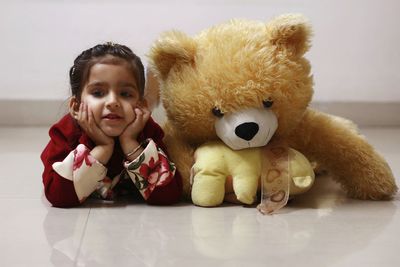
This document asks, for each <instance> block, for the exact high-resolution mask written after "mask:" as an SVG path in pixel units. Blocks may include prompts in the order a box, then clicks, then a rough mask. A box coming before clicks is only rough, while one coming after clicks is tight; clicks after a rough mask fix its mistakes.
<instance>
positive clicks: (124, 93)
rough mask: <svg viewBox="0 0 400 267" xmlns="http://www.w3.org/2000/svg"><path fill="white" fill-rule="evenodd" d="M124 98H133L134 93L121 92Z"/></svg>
mask: <svg viewBox="0 0 400 267" xmlns="http://www.w3.org/2000/svg"><path fill="white" fill-rule="evenodd" d="M121 96H122V97H132V93H131V92H129V91H123V92H121Z"/></svg>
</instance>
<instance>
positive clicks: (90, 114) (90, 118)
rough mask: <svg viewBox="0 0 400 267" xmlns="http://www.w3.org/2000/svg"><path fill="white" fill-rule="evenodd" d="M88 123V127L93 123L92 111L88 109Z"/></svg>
mask: <svg viewBox="0 0 400 267" xmlns="http://www.w3.org/2000/svg"><path fill="white" fill-rule="evenodd" d="M88 113H89V114H88V123H89V125H90V126H92V125H93V122H94V118H93V111H92V110H91V109H89V108H88Z"/></svg>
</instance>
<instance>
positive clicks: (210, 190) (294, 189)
mask: <svg viewBox="0 0 400 267" xmlns="http://www.w3.org/2000/svg"><path fill="white" fill-rule="evenodd" d="M195 159H196V161H195V164H194V165H193V175H192V179H193V181H192V184H193V185H192V192H191V197H192V201H193V203H194V204H196V205H199V206H217V205H220V204H221V203H222V201H223V200H224V197H225V183H226V178H227V177H229V176H231V177H232V181H233V191H234V195H235V198H234V199H236V198H237V200H238V201H240V202H241V203H245V204H252V203H253V202H254V200H255V197H256V192H257V187H258V183H259V180H260V177H261V172H262V148H248V149H242V150H237V151H234V150H232V149H230V148H229V147H228V146H226V145H225V144H224V143H222V142H220V141H218V142H209V143H206V144H204V145H202V146H200V147H199V148H198V149H197V150H196V153H195ZM289 162H290V163H289V165H290V166H289V170H290V186H289V188H290V190H289V192H290V194H291V195H297V194H300V193H304V192H305V191H307V190H308V189H309V188H310V187H311V186H312V184H313V182H314V172H313V169H312V167H311V164H310V163H309V162H308V160H307V159H306V158H305V157H304V156H303V155H302V154H301V153H299V152H298V151H296V150H294V149H290V150H289ZM226 193H229V192H226ZM227 197H228V196H227ZM234 199H233V200H234Z"/></svg>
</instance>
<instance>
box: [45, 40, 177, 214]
mask: <svg viewBox="0 0 400 267" xmlns="http://www.w3.org/2000/svg"><path fill="white" fill-rule="evenodd" d="M69 76H70V84H71V91H72V97H71V100H70V104H69V114H67V115H66V116H64V117H63V118H62V119H61V120H60V121H59V122H58V123H56V124H55V125H53V126H52V127H51V128H50V131H49V135H50V138H51V140H50V142H49V143H48V145H47V146H46V148H45V149H44V151H43V152H42V154H41V159H42V161H43V164H44V172H43V183H44V191H45V195H46V197H47V199H48V200H49V201H50V202H51V204H52V205H53V206H56V207H71V206H76V205H79V204H81V203H83V202H84V201H85V199H86V198H87V197H89V196H95V197H98V198H101V199H105V200H113V199H114V198H115V197H116V195H120V194H127V193H128V194H135V193H136V194H137V192H140V194H141V195H142V197H143V198H144V199H145V201H146V202H147V203H150V204H161V205H163V204H172V203H175V202H177V201H178V200H179V199H180V196H181V192H182V182H181V178H180V176H179V175H178V173H177V172H175V166H174V164H173V163H172V162H170V161H169V160H168V158H167V156H166V155H165V153H164V152H163V151H165V147H164V144H163V142H162V138H163V131H162V129H161V128H160V126H159V125H158V124H157V123H155V122H154V121H153V120H152V118H151V117H150V111H149V110H148V108H147V104H146V101H145V100H144V98H143V94H144V85H145V77H144V68H143V64H142V62H141V61H140V59H139V57H137V56H136V55H135V54H134V53H133V52H132V51H131V50H130V49H129V48H128V47H126V46H123V45H118V44H113V43H106V44H100V45H96V46H95V47H93V48H90V49H88V50H86V51H83V52H82V53H81V54H80V55H79V56H78V57H77V58H76V59H75V61H74V65H73V66H72V67H71V69H70V72H69Z"/></svg>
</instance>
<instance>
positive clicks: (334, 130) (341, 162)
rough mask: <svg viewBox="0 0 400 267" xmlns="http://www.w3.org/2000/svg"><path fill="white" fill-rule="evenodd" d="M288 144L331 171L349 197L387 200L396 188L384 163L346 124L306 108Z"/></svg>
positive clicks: (362, 138)
mask: <svg viewBox="0 0 400 267" xmlns="http://www.w3.org/2000/svg"><path fill="white" fill-rule="evenodd" d="M290 139H291V140H290V142H291V145H292V146H293V147H294V148H296V149H298V150H299V151H300V152H302V153H304V154H305V155H306V156H307V157H308V158H309V159H312V160H317V161H318V162H320V163H321V164H323V165H324V166H326V167H327V168H328V170H329V171H331V172H332V174H333V176H334V178H335V179H337V181H338V182H340V183H341V184H342V186H343V188H344V189H345V190H346V191H347V192H348V194H349V196H350V197H354V198H359V199H374V200H381V199H389V198H391V197H392V196H393V195H394V194H395V193H396V191H397V186H396V183H395V180H394V177H393V174H392V171H391V170H390V167H389V166H388V164H387V163H386V161H385V160H384V159H383V158H382V157H381V156H380V155H379V154H378V153H377V152H376V151H375V150H374V149H373V147H372V146H371V145H370V144H368V143H367V142H366V140H365V138H364V137H363V136H361V135H359V134H358V133H357V132H356V131H355V130H354V129H353V128H351V127H350V128H349V126H348V124H344V123H341V120H337V119H334V118H333V117H332V116H330V115H328V114H324V113H322V112H319V111H316V110H312V109H308V110H307V111H306V113H305V115H304V118H303V120H302V122H301V123H299V125H298V127H297V129H295V130H294V131H293V134H292V135H291V137H290Z"/></svg>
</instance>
